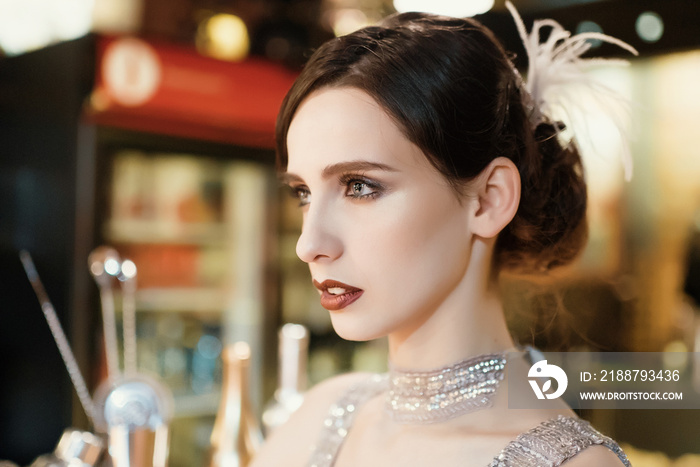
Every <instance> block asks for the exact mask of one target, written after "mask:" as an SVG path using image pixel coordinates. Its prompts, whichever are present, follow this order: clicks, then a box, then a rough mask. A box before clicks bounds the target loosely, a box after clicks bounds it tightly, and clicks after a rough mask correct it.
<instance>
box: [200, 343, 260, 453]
mask: <svg viewBox="0 0 700 467" xmlns="http://www.w3.org/2000/svg"><path fill="white" fill-rule="evenodd" d="M223 361H224V368H223V382H222V387H221V402H220V403H219V411H218V412H217V414H216V420H215V421H214V430H213V431H212V434H211V448H210V451H209V456H208V459H207V463H206V465H207V467H229V466H232V467H233V466H235V467H245V466H247V465H248V464H249V463H250V461H251V459H252V458H253V455H254V454H255V452H256V451H257V450H258V448H259V446H260V444H261V442H262V433H261V431H260V427H259V425H258V421H257V419H256V418H255V414H254V412H253V410H252V407H251V402H250V394H249V389H248V388H249V369H250V346H249V345H248V344H247V343H245V342H237V343H235V344H233V345H230V346H227V347H225V348H224V351H223Z"/></svg>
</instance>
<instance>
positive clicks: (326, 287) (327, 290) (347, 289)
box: [314, 279, 364, 311]
mask: <svg viewBox="0 0 700 467" xmlns="http://www.w3.org/2000/svg"><path fill="white" fill-rule="evenodd" d="M314 286H315V287H316V288H317V289H318V290H320V291H321V306H322V307H323V308H325V309H326V310H328V311H337V310H341V309H343V308H345V307H346V306H348V305H350V304H351V303H353V302H354V301H355V300H357V299H358V298H360V296H361V295H362V293H363V292H364V290H362V289H358V288H357V287H353V286H351V285H347V284H343V283H342V282H338V281H334V280H330V279H328V280H325V281H323V282H320V283H319V282H318V281H316V280H315V279H314Z"/></svg>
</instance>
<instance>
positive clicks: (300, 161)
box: [287, 87, 427, 173]
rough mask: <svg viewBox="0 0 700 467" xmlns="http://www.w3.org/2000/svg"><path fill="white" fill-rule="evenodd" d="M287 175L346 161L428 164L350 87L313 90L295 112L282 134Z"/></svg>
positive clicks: (378, 108) (370, 102)
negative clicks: (285, 145) (285, 131)
mask: <svg viewBox="0 0 700 467" xmlns="http://www.w3.org/2000/svg"><path fill="white" fill-rule="evenodd" d="M287 151H288V157H289V161H288V165H287V169H288V171H289V172H293V173H302V172H304V171H308V169H309V168H311V167H318V166H321V165H323V166H325V165H328V164H333V163H337V162H342V161H347V160H359V159H362V160H370V161H377V162H382V163H391V164H394V165H399V166H400V165H405V164H411V165H413V164H416V163H418V162H419V161H420V160H422V161H423V162H424V163H425V162H427V160H426V159H425V156H423V154H422V152H421V151H420V149H418V147H417V146H415V145H414V144H413V143H411V142H410V141H409V140H408V139H407V138H406V137H405V136H404V135H403V133H402V132H401V130H400V129H399V128H398V126H397V125H396V123H395V122H394V121H393V119H392V118H391V117H390V116H389V115H388V114H387V113H386V111H384V109H383V108H382V107H381V106H380V105H379V104H378V103H377V102H376V101H375V100H374V99H373V98H372V97H371V96H369V95H368V94H367V93H365V92H364V91H361V90H359V89H355V88H347V87H345V88H326V89H322V90H319V91H315V92H313V93H312V94H310V95H309V97H307V98H306V99H305V100H304V101H303V102H302V104H301V105H300V106H299V108H298V109H297V111H296V113H295V115H294V118H293V119H292V122H291V124H290V126H289V131H288V133H287Z"/></svg>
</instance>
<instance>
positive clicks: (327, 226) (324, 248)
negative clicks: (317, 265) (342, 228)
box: [296, 203, 343, 263]
mask: <svg viewBox="0 0 700 467" xmlns="http://www.w3.org/2000/svg"><path fill="white" fill-rule="evenodd" d="M331 211H332V210H331V209H328V208H324V206H322V205H321V204H320V203H316V204H315V205H314V203H312V204H310V205H309V209H308V211H307V212H306V214H305V215H304V221H303V224H302V228H301V235H299V240H297V248H296V251H297V256H298V257H299V259H301V260H302V261H303V262H305V263H312V262H319V261H320V262H323V261H333V260H336V259H338V258H339V257H340V256H341V255H342V253H343V244H342V241H341V238H340V236H339V235H338V231H339V230H338V224H337V222H336V221H335V220H334V219H333V216H331V215H330V212H331Z"/></svg>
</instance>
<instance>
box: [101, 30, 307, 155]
mask: <svg viewBox="0 0 700 467" xmlns="http://www.w3.org/2000/svg"><path fill="white" fill-rule="evenodd" d="M97 54H98V70H97V74H96V83H95V89H94V91H93V93H92V97H91V99H90V105H89V107H88V111H87V116H88V118H89V119H90V120H91V121H94V122H95V123H97V124H100V125H105V126H115V127H121V128H128V129H133V130H137V131H145V132H152V133H161V134H169V135H174V136H179V137H186V138H197V139H205V140H210V141H218V142H224V143H232V144H237V145H241V146H252V147H262V148H272V147H273V146H274V127H275V120H276V118H277V112H278V111H279V107H280V105H281V103H282V99H283V98H284V96H285V94H286V93H287V91H288V90H289V88H290V87H291V85H292V83H293V82H294V79H295V78H296V73H294V72H292V71H290V70H288V69H286V68H284V67H282V66H281V65H276V64H274V63H271V62H268V61H265V60H263V59H255V58H248V59H246V60H245V61H243V62H238V63H232V62H224V61H219V60H215V59H212V58H208V57H204V56H201V55H199V54H198V53H197V52H196V51H195V50H194V49H190V48H185V47H179V46H175V45H163V44H159V45H154V44H151V43H148V42H146V41H143V40H141V39H136V38H133V37H122V38H110V37H100V38H99V40H98V47H97Z"/></svg>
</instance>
